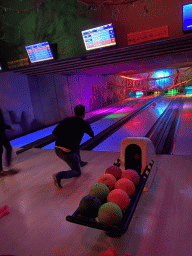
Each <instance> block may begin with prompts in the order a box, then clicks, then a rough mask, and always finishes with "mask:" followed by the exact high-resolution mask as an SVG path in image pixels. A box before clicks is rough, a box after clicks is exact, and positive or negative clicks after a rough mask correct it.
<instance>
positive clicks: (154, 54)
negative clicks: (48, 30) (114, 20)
mask: <svg viewBox="0 0 192 256" xmlns="http://www.w3.org/2000/svg"><path fill="white" fill-rule="evenodd" d="M162 57H163V58H167V57H170V63H168V64H166V67H168V65H169V64H170V66H171V65H174V64H175V66H177V67H178V65H181V66H184V65H188V64H189V65H190V63H191V62H192V36H191V35H187V36H184V37H182V38H174V39H167V40H162V41H157V42H152V43H146V44H140V45H135V46H130V47H126V48H118V49H117V48H116V49H113V50H107V49H106V51H102V52H98V53H94V54H88V55H86V56H80V57H75V58H70V59H62V60H54V61H47V62H41V63H38V64H31V65H30V66H25V67H20V68H16V69H12V71H13V72H15V73H21V74H26V75H34V76H41V75H51V74H63V75H70V74H73V73H81V72H84V71H85V70H90V69H93V68H102V67H105V68H106V67H107V68H108V69H110V67H111V72H110V73H118V72H120V71H118V72H117V70H116V71H115V69H114V67H115V66H117V67H118V65H119V66H122V68H121V71H126V69H127V67H126V66H129V69H130V70H131V65H132V63H133V65H134V63H138V64H139V63H140V64H141V63H142V62H144V64H145V65H147V66H148V69H153V66H152V63H154V62H157V64H158V59H159V60H162ZM177 59H178V62H177ZM171 60H172V61H171ZM150 62H151V64H150ZM184 63H185V64H184ZM162 65H163V61H162ZM140 66H141V65H138V68H139V67H140ZM157 67H158V68H159V65H157ZM162 68H164V67H163V66H162ZM113 70H114V71H113ZM128 71H129V70H128ZM87 72H88V71H87ZM138 73H139V72H138Z"/></svg>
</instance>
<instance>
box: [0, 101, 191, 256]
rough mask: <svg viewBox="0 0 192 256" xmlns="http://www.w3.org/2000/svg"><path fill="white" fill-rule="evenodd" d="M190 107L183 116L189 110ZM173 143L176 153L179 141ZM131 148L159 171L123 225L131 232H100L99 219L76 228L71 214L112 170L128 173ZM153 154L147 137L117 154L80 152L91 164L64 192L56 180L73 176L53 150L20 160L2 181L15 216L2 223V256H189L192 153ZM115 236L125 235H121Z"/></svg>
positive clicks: (64, 182) (29, 154)
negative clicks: (138, 150)
mask: <svg viewBox="0 0 192 256" xmlns="http://www.w3.org/2000/svg"><path fill="white" fill-rule="evenodd" d="M188 101H189V100H188ZM188 104H189V103H188V102H187V103H185V104H184V108H183V113H184V111H185V109H187V111H188V110H189V108H187V106H189V105H188ZM181 116H182V115H181ZM181 121H182V117H181ZM181 121H180V124H181ZM182 125H184V123H182ZM182 125H180V127H179V128H178V134H179V133H180V132H181V129H183V128H182ZM186 136H187V134H186ZM175 141H176V142H177V143H176V144H177V148H178V143H179V142H178V141H179V135H178V136H177V139H175ZM121 142H122V141H121ZM127 143H128V144H127ZM134 143H135V145H140V148H141V154H142V155H143V160H144V159H145V161H146V162H145V163H143V164H144V165H145V164H146V163H147V164H148V162H150V160H152V159H153V160H154V164H153V167H152V168H150V170H149V171H150V172H148V174H149V176H148V179H147V183H146V184H145V187H147V188H148V192H143V193H141V195H140V198H139V200H138V204H137V206H136V208H135V210H134V212H133V215H132V218H131V220H130V223H129V224H126V221H125V223H124V224H123V226H122V228H124V227H125V228H126V230H124V231H122V230H123V229H119V228H116V229H110V231H112V232H107V231H106V230H108V229H106V227H105V226H104V228H103V227H101V226H99V227H98V220H97V218H96V220H95V221H96V222H97V223H95V221H93V220H90V219H86V218H85V219H84V220H83V219H81V221H80V223H75V221H76V220H75V219H76V218H72V216H75V217H77V216H76V215H74V213H75V212H76V210H77V209H78V207H79V204H80V201H81V200H82V198H83V197H85V196H86V195H88V194H89V192H90V188H91V187H92V186H93V185H95V184H96V183H97V181H98V179H99V177H100V176H102V175H103V174H104V173H105V171H106V170H107V168H108V167H110V166H115V165H114V163H115V162H116V164H117V163H119V160H120V162H121V165H122V166H124V167H123V168H124V169H125V168H126V167H128V165H129V161H128V162H126V161H127V160H126V159H128V160H130V159H129V157H128V156H126V153H125V152H126V148H127V145H133V144H134ZM145 144H146V145H145ZM175 147H176V145H175ZM17 150H18V149H17ZM153 150H154V148H153V145H152V144H151V143H149V139H147V138H142V137H140V138H135V139H133V141H132V138H131V137H130V138H128V141H127V139H124V143H121V145H119V152H113V151H96V150H92V151H91V150H81V157H82V159H83V160H84V161H87V162H88V165H86V166H85V167H83V168H82V175H81V176H80V177H78V178H72V179H69V180H62V183H61V185H62V186H63V188H62V189H57V188H56V187H55V186H54V183H53V180H52V174H53V173H56V172H59V171H62V170H68V166H67V164H66V163H64V162H63V161H62V160H61V159H59V158H58V157H57V156H56V154H55V152H54V149H42V148H31V149H29V150H26V151H24V152H22V153H21V154H18V155H17V157H16V158H15V159H14V164H13V168H14V170H15V172H13V173H8V172H7V174H6V175H4V176H3V175H2V176H1V177H0V184H1V186H0V195H1V197H0V198H1V200H0V205H1V206H2V207H3V206H4V205H7V206H8V208H9V211H10V212H9V214H7V215H4V216H3V217H2V215H1V219H0V233H1V240H0V244H1V247H0V255H15V256H22V255H27V256H33V255H34V256H35V255H67V256H73V255H74V256H75V255H79V256H98V255H100V253H101V252H104V251H107V250H108V249H110V248H113V249H114V250H115V252H116V253H118V255H120V256H124V255H126V254H128V255H131V256H136V255H137V256H146V255H151V256H153V255H158V256H161V255H164V256H166V255H175V256H179V255H185V256H189V255H191V254H192V246H191V239H190V237H191V230H192V221H191V210H192V201H191V198H192V190H191V182H192V176H191V166H192V155H191V153H190V151H189V148H188V153H185V154H184V155H182V154H181V152H179V149H177V154H176V155H174V154H172V155H168V154H154V151H153ZM173 152H174V151H173ZM178 153H180V154H178ZM124 156H125V158H124ZM117 159H119V160H118V161H117ZM117 168H118V167H117ZM146 177H147V176H146ZM132 199H133V198H132ZM132 199H131V200H132ZM130 202H131V201H130ZM1 213H2V212H1ZM67 216H68V220H66V217H67ZM128 217H129V213H128V215H127V217H126V218H128ZM71 218H72V222H71ZM88 222H89V223H88ZM87 223H88V225H87ZM90 223H92V226H91V224H90ZM89 224H90V225H89ZM99 225H100V224H99ZM126 225H128V226H126ZM113 226H117V227H119V226H121V223H120V225H113ZM114 230H115V231H114ZM117 230H118V232H119V230H120V235H117V236H116V232H117ZM108 231H109V230H108ZM108 252H109V251H108ZM111 253H112V252H111ZM107 255H110V254H107ZM111 255H113V254H111ZM114 255H115V254H114Z"/></svg>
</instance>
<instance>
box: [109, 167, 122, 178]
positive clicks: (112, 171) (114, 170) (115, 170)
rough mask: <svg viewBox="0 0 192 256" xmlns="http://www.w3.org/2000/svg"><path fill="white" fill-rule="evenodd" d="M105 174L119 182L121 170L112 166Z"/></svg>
mask: <svg viewBox="0 0 192 256" xmlns="http://www.w3.org/2000/svg"><path fill="white" fill-rule="evenodd" d="M105 173H109V174H112V175H113V176H114V177H115V178H116V180H119V179H120V178H121V174H122V170H121V169H120V168H119V167H117V166H114V165H112V166H109V167H108V168H107V169H106V171H105Z"/></svg>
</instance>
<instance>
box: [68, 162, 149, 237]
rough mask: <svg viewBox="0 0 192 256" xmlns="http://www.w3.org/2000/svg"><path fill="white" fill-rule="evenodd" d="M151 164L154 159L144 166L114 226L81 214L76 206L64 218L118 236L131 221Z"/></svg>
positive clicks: (111, 235) (125, 229)
mask: <svg viewBox="0 0 192 256" xmlns="http://www.w3.org/2000/svg"><path fill="white" fill-rule="evenodd" d="M153 164H154V161H153V160H152V161H151V162H150V164H149V165H148V166H146V167H145V170H144V171H143V173H142V175H141V177H140V182H139V184H138V185H137V186H136V187H135V194H134V195H133V196H132V198H131V200H130V204H129V207H128V208H127V210H126V211H125V212H124V213H123V219H122V221H121V223H120V224H118V225H114V226H113V225H110V226H109V225H104V224H101V223H99V222H98V221H97V220H96V219H91V218H86V217H83V216H81V215H80V212H79V209H78V208H77V210H76V211H75V212H74V213H73V214H72V215H71V216H70V215H68V216H66V220H67V221H69V222H72V223H76V224H79V225H83V226H88V227H91V228H96V229H100V230H104V231H106V233H107V235H108V236H110V237H120V236H121V235H122V234H124V233H125V232H126V231H127V229H128V226H129V224H130V222H131V219H132V217H133V214H134V212H135V210H136V207H137V204H138V202H139V199H140V197H141V194H142V191H143V188H144V186H145V183H146V181H147V179H148V176H149V174H150V171H151V169H152V167H153Z"/></svg>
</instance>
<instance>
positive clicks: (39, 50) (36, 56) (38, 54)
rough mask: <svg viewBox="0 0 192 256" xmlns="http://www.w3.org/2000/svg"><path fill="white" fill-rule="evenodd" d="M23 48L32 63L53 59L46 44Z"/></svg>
mask: <svg viewBox="0 0 192 256" xmlns="http://www.w3.org/2000/svg"><path fill="white" fill-rule="evenodd" d="M25 48H26V50H27V53H28V55H29V59H30V61H31V62H32V63H34V62H39V61H44V60H52V59H53V54H52V52H51V48H50V45H49V43H48V42H43V43H39V44H33V45H29V46H25Z"/></svg>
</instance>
